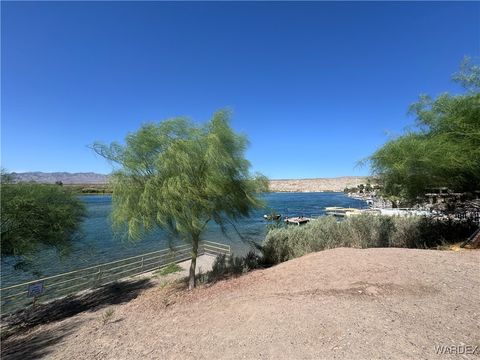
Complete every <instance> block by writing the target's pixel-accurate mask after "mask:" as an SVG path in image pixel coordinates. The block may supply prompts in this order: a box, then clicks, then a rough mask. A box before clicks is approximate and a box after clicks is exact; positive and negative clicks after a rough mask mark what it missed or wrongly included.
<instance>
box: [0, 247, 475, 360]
mask: <svg viewBox="0 0 480 360" xmlns="http://www.w3.org/2000/svg"><path fill="white" fill-rule="evenodd" d="M479 270H480V251H478V250H467V251H459V252H453V251H435V250H408V249H365V250H359V249H345V248H341V249H334V250H327V251H323V252H319V253H315V254H310V255H307V256H304V257H302V258H299V259H295V260H292V261H288V262H286V263H283V264H280V265H278V266H275V267H273V268H270V269H266V270H259V271H254V272H252V273H250V274H247V275H244V276H242V277H240V278H237V279H232V280H227V281H221V282H218V283H216V284H214V285H211V286H202V287H200V288H197V289H196V290H194V291H192V292H186V291H185V290H184V289H183V288H182V286H181V285H175V286H173V285H172V286H158V285H157V286H155V287H151V288H148V289H146V290H144V291H143V292H142V293H141V294H140V295H139V296H137V297H136V298H134V299H132V300H130V301H129V302H126V303H123V304H118V305H110V306H109V307H108V308H107V309H112V310H114V313H113V315H112V317H111V319H109V320H108V321H107V322H106V323H105V324H104V323H103V320H102V315H104V314H105V311H106V308H102V309H97V310H92V311H87V312H83V313H80V314H78V315H75V316H73V317H70V318H68V319H65V320H62V321H58V322H55V323H51V324H46V325H40V326H37V327H36V328H33V329H31V330H30V331H28V332H27V333H24V334H20V335H15V336H12V337H10V338H8V339H7V340H6V341H4V342H3V343H2V350H3V354H2V358H4V359H14V358H18V359H28V358H40V357H45V358H50V359H67V358H68V359H241V358H244V359H409V358H415V359H419V358H424V359H432V358H433V359H434V358H439V359H448V358H456V359H459V358H475V359H478V358H480V308H479V304H480V286H479V285H480V277H479ZM467 345H468V346H471V348H470V347H465V346H467ZM436 346H446V347H448V348H445V347H444V348H442V349H443V351H444V352H445V351H449V350H450V352H451V351H452V350H454V349H457V351H458V352H469V353H471V352H473V351H474V350H475V347H476V346H479V348H478V349H477V350H476V351H475V354H460V355H455V356H454V355H448V354H447V355H445V354H444V355H437V354H436V348H435V347H436ZM455 346H457V347H456V348H455Z"/></svg>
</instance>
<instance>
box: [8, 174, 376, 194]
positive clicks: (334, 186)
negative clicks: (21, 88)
mask: <svg viewBox="0 0 480 360" xmlns="http://www.w3.org/2000/svg"><path fill="white" fill-rule="evenodd" d="M12 176H13V180H14V181H15V182H36V183H42V184H55V183H56V182H61V183H62V184H64V185H106V184H108V177H109V176H108V175H105V174H98V173H94V172H80V173H69V172H50V173H48V172H40V171H35V172H24V173H16V172H13V173H12ZM368 179H369V177H368V176H340V177H334V178H307V179H272V180H270V181H269V185H270V192H343V190H344V189H345V188H346V187H355V186H358V185H360V184H366V183H367V181H368Z"/></svg>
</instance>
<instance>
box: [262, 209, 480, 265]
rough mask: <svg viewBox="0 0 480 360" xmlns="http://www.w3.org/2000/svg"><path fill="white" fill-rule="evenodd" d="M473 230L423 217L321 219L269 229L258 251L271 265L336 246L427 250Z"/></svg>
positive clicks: (452, 222) (469, 226)
mask: <svg viewBox="0 0 480 360" xmlns="http://www.w3.org/2000/svg"><path fill="white" fill-rule="evenodd" d="M473 229H474V225H473V224H471V223H466V222H459V221H451V220H447V221H442V220H436V219H432V218H426V217H388V216H374V215H361V216H355V217H350V218H347V219H345V220H344V221H337V220H336V219H335V218H333V217H322V218H319V219H318V220H315V221H312V222H310V223H308V224H306V225H304V226H290V227H287V228H281V229H272V230H270V231H269V232H268V234H267V237H266V239H265V241H264V243H263V245H262V247H261V251H262V254H263V263H264V264H265V265H274V264H278V263H280V262H283V261H287V260H290V259H293V258H296V257H299V256H302V255H305V254H308V253H311V252H315V251H321V250H325V249H331V248H336V247H354V248H370V247H405V248H431V247H435V246H438V245H441V244H444V243H452V242H456V241H460V240H464V239H465V238H466V237H468V235H469V234H470V233H471V232H472V231H473Z"/></svg>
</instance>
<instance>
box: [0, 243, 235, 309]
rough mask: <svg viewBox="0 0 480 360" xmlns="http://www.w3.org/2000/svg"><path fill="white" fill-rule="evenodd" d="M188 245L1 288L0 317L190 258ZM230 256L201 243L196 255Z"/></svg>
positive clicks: (217, 246) (226, 251)
mask: <svg viewBox="0 0 480 360" xmlns="http://www.w3.org/2000/svg"><path fill="white" fill-rule="evenodd" d="M191 253H192V248H191V245H188V244H185V245H179V246H175V247H172V248H168V249H164V250H159V251H153V252H150V253H146V254H142V255H137V256H132V257H129V258H125V259H121V260H116V261H112V262H108V263H103V264H99V265H95V266H90V267H87V268H83V269H79V270H74V271H70V272H66V273H62V274H58V275H53V276H48V277H44V278H41V279H37V280H32V281H28V282H24V283H21V284H16V285H12V286H8V287H5V288H2V289H0V299H1V311H0V313H1V315H4V314H8V313H12V312H14V311H16V310H19V309H21V308H24V307H27V306H29V305H31V304H32V302H35V301H41V302H46V301H50V300H53V299H57V298H60V297H63V296H66V295H71V294H73V293H76V292H79V291H83V290H88V289H94V288H97V287H100V286H102V285H106V284H109V283H111V282H114V281H117V280H120V279H122V278H126V277H129V276H134V275H139V274H142V273H146V272H149V271H153V270H157V269H160V268H162V267H165V266H167V265H168V264H172V263H180V262H182V261H186V260H190V259H191ZM220 254H224V255H226V256H227V257H229V256H230V255H231V249H230V245H226V244H221V243H216V242H212V241H202V242H201V243H200V245H199V249H198V255H213V256H216V255H220Z"/></svg>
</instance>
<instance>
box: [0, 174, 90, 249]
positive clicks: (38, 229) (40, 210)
mask: <svg viewBox="0 0 480 360" xmlns="http://www.w3.org/2000/svg"><path fill="white" fill-rule="evenodd" d="M5 179H8V176H7V177H4V176H3V173H2V184H1V191H2V198H1V253H2V255H13V256H20V257H29V256H31V255H33V254H34V253H35V251H37V250H38V248H39V247H41V246H47V247H50V248H54V249H56V250H57V251H59V252H62V253H63V252H66V251H68V249H69V248H70V246H71V240H72V235H73V234H74V233H75V232H76V231H77V230H78V228H79V226H80V223H81V221H82V219H83V218H84V216H85V207H84V205H83V203H82V202H81V201H80V200H79V199H78V198H77V197H76V196H75V195H74V194H73V193H72V192H70V191H68V190H65V189H64V188H63V187H61V186H58V185H44V184H35V183H20V184H12V183H10V182H8V181H4V180H5Z"/></svg>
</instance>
